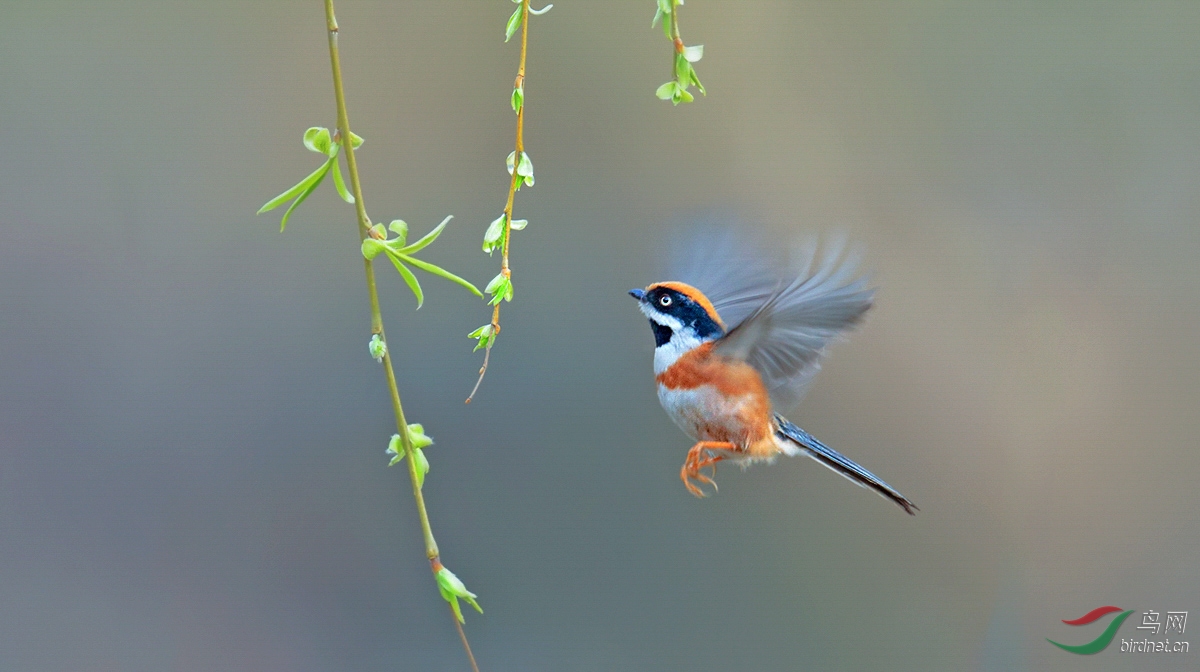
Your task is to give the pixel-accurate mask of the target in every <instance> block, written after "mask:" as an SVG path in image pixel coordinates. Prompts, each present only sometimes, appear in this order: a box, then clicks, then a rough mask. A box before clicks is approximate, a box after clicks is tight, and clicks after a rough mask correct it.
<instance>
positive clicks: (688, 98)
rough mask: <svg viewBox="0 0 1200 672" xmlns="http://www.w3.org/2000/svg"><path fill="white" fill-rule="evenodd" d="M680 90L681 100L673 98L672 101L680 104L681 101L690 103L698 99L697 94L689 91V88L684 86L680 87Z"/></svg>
mask: <svg viewBox="0 0 1200 672" xmlns="http://www.w3.org/2000/svg"><path fill="white" fill-rule="evenodd" d="M678 91H679V100H674V99H672V102H674V103H675V104H676V105H678V104H679V103H681V102H683V103H690V102H692V101H693V100H695V99H696V97H695V96H693V95H692V94H691V93H689V92H688V90H687V89H685V88H683V87H682V86H681V87H679V89H678Z"/></svg>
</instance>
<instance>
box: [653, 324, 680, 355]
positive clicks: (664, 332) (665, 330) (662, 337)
mask: <svg viewBox="0 0 1200 672" xmlns="http://www.w3.org/2000/svg"><path fill="white" fill-rule="evenodd" d="M650 329H651V330H652V331H653V332H654V347H656V348H657V347H659V346H661V345H664V344H666V343H668V342H670V340H671V334H673V333H675V332H673V331H671V328H670V327H666V326H663V325H661V324H659V323H658V322H655V321H654V320H650Z"/></svg>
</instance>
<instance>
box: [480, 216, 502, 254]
mask: <svg viewBox="0 0 1200 672" xmlns="http://www.w3.org/2000/svg"><path fill="white" fill-rule="evenodd" d="M506 217H507V215H505V214H504V213H500V216H499V217H497V218H496V219H494V220H493V221H492V223H491V224H488V228H487V231H484V233H483V251H484V252H487V253H488V256H491V254H492V252H493V251H495V249H496V248H498V247H500V245H501V243H502V242H503V240H504V220H505V218H506Z"/></svg>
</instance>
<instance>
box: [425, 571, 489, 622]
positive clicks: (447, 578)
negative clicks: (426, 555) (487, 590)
mask: <svg viewBox="0 0 1200 672" xmlns="http://www.w3.org/2000/svg"><path fill="white" fill-rule="evenodd" d="M434 578H435V579H436V580H437V584H438V590H439V591H440V592H441V593H442V599H444V600H446V601H447V602H449V603H450V608H451V609H453V610H454V617H455V618H457V619H458V621H459V623H462V622H464V621H463V617H462V611H461V610H460V609H459V606H458V600H459V598H462V599H464V600H466V601H467V603H468V604H470V605H471V606H472V607H474V608H475V611H478V612H479V613H481V614H482V613H483V609H482V608H481V607H480V606H479V603H478V602H476V601H475V598H476V597H479V596H478V595H476V594H475V593H472V592H471V591H469V590H467V587H466V586H465V585H463V582H462V581H461V580H460V579H459V578H458V577H457V576H455V575H454V572H451V571H450V570H449V569H447V568H446V567H445V566H443V567H442V568H441V569H439V570H438V571H437V573H436V574H434Z"/></svg>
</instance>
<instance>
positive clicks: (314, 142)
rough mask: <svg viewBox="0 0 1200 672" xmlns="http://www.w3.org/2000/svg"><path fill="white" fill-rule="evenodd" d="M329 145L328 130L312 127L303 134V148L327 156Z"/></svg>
mask: <svg viewBox="0 0 1200 672" xmlns="http://www.w3.org/2000/svg"><path fill="white" fill-rule="evenodd" d="M331 144H332V142H331V141H330V139H329V129H328V128H324V127H321V126H313V127H312V128H310V129H308V130H307V131H305V132H304V146H305V147H307V148H309V150H311V151H314V152H316V153H318V154H324V155H326V156H329V146H330V145H331Z"/></svg>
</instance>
